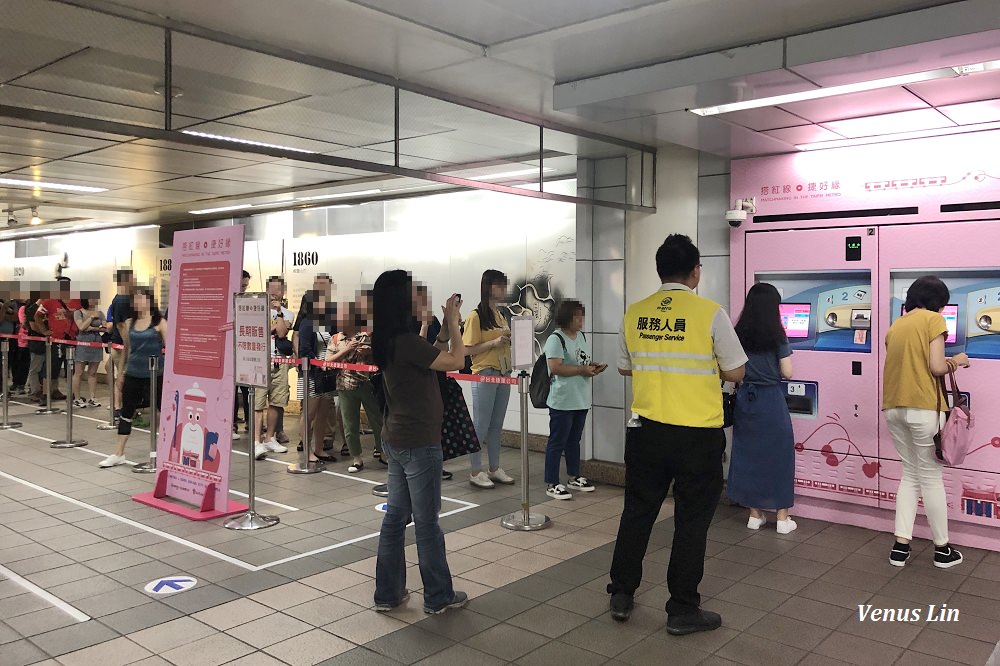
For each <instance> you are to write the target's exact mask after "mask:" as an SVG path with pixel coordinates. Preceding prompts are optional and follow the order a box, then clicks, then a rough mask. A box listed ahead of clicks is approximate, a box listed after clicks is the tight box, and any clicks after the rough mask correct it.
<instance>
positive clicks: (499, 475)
mask: <svg viewBox="0 0 1000 666" xmlns="http://www.w3.org/2000/svg"><path fill="white" fill-rule="evenodd" d="M490 479H491V480H493V481H496V482H497V483H502V484H504V485H505V486H512V485H514V479H512V478H511V477H510V476H508V474H507V472H505V471H503V467H497V468H496V469H495V470H493V471H492V472H490Z"/></svg>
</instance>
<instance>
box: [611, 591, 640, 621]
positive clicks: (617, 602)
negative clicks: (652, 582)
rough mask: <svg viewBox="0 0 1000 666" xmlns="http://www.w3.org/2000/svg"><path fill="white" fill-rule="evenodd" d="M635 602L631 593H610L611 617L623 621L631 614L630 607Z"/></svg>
mask: <svg viewBox="0 0 1000 666" xmlns="http://www.w3.org/2000/svg"><path fill="white" fill-rule="evenodd" d="M634 605H635V602H634V601H633V600H632V595H631V594H626V593H625V592H616V593H614V594H612V595H611V617H613V618H614V619H616V620H618V621H619V622H625V621H626V620H628V619H629V617H630V616H631V615H632V607H633V606H634Z"/></svg>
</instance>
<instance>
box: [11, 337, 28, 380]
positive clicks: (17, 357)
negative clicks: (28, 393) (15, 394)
mask: <svg viewBox="0 0 1000 666" xmlns="http://www.w3.org/2000/svg"><path fill="white" fill-rule="evenodd" d="M11 342H13V344H12V345H11V347H10V374H11V381H13V382H14V386H24V385H25V384H26V383H27V381H28V367H29V365H30V364H31V354H30V353H28V348H27V347H18V346H17V343H16V342H14V341H13V340H12V341H11Z"/></svg>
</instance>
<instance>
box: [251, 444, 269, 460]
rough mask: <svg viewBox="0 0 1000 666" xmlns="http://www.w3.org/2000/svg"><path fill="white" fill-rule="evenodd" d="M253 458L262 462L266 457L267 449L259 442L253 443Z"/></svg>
mask: <svg viewBox="0 0 1000 666" xmlns="http://www.w3.org/2000/svg"><path fill="white" fill-rule="evenodd" d="M253 456H254V458H256V459H257V460H263V459H264V458H266V457H267V447H266V446H264V445H263V444H261V443H260V442H254V443H253Z"/></svg>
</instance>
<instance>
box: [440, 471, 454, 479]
mask: <svg viewBox="0 0 1000 666" xmlns="http://www.w3.org/2000/svg"><path fill="white" fill-rule="evenodd" d="M441 478H442V479H444V480H445V481H451V480H452V479H454V478H455V475H454V474H452V473H451V472H449V471H448V470H446V469H445V470H441Z"/></svg>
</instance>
